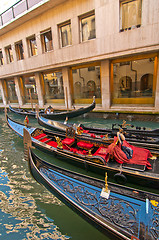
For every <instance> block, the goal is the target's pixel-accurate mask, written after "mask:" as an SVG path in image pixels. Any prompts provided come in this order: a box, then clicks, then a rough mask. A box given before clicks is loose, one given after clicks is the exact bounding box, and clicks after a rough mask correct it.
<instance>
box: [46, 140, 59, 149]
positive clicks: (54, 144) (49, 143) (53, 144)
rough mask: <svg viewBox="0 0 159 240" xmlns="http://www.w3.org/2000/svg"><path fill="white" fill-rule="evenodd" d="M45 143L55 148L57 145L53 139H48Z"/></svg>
mask: <svg viewBox="0 0 159 240" xmlns="http://www.w3.org/2000/svg"><path fill="white" fill-rule="evenodd" d="M47 144H48V145H50V146H52V147H55V148H56V147H57V142H55V141H50V142H48V143H47Z"/></svg>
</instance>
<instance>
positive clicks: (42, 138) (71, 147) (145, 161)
mask: <svg viewBox="0 0 159 240" xmlns="http://www.w3.org/2000/svg"><path fill="white" fill-rule="evenodd" d="M6 120H7V124H8V126H9V127H10V128H11V129H12V130H13V131H14V132H15V133H16V134H17V135H19V136H20V137H21V138H23V130H24V129H27V130H28V131H29V133H30V134H31V139H32V143H33V145H34V146H35V147H36V148H38V149H40V150H42V151H44V152H47V153H49V154H51V155H53V156H55V157H58V158H60V159H62V160H67V161H69V162H71V163H73V164H74V165H77V166H79V167H84V168H86V170H87V171H88V170H90V171H94V172H96V173H100V174H103V173H104V172H106V171H107V172H108V174H109V176H110V177H111V178H112V179H113V178H114V179H115V181H117V182H118V183H120V184H125V183H126V182H129V183H130V182H131V183H134V184H136V183H137V184H139V185H143V186H147V187H150V188H157V189H159V159H158V158H154V159H153V157H151V156H152V155H151V153H150V151H148V150H147V149H143V148H138V147H134V146H131V147H132V148H133V156H132V158H131V159H128V158H127V157H126V155H124V154H123V151H122V150H121V149H120V146H118V145H117V144H116V143H115V142H113V143H111V144H110V142H109V140H105V143H104V141H103V142H101V140H100V139H99V138H95V139H94V138H89V139H88V138H86V137H85V136H80V138H78V136H76V137H74V136H73V138H72V132H71V134H70V135H65V134H62V133H54V132H52V131H48V130H45V129H40V128H34V127H30V126H25V125H24V124H21V123H18V122H16V121H14V120H12V119H11V118H9V117H8V115H6ZM114 141H116V140H114ZM108 142H109V144H108ZM112 149H113V150H114V157H112V156H113V155H112ZM109 153H111V154H109ZM124 158H125V159H124ZM129 161H130V162H129Z"/></svg>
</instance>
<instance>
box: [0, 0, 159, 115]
mask: <svg viewBox="0 0 159 240" xmlns="http://www.w3.org/2000/svg"><path fill="white" fill-rule="evenodd" d="M158 57H159V1H158V0H153V1H152V0H111V1H110V0H80V1H79V0H67V1H66V0H56V1H55V0H42V1H40V0H21V1H19V2H18V3H17V4H15V5H14V6H13V7H11V8H10V9H8V10H7V11H6V12H4V13H3V14H1V23H0V94H1V105H2V106H8V104H11V105H12V104H14V105H15V106H16V105H18V106H19V105H20V106H22V107H23V106H25V107H26V106H28V107H29V106H30V105H31V104H36V103H37V104H39V107H40V108H42V107H45V106H47V105H50V104H51V105H52V106H55V107H59V108H60V107H62V108H66V107H67V108H72V106H73V105H77V106H80V105H84V104H90V103H91V102H92V98H93V96H96V103H97V107H98V108H99V109H101V110H103V111H108V110H111V109H121V108H123V107H125V108H128V109H134V108H136V109H137V108H138V107H140V108H142V109H150V110H154V111H158V110H159V68H158V61H159V60H158Z"/></svg>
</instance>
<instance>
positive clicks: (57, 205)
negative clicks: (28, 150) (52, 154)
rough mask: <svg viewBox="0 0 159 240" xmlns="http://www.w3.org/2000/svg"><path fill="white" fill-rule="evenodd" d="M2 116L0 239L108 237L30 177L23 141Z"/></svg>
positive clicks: (102, 238)
mask: <svg viewBox="0 0 159 240" xmlns="http://www.w3.org/2000/svg"><path fill="white" fill-rule="evenodd" d="M4 118H5V117H4V115H3V114H0V136H1V138H0V239H7V240H10V239H11V240H12V239H17V240H22V239H25V240H26V239H32V240H34V239H35V240H38V239H58V240H61V239H62V240H64V239H70V238H71V239H75V240H78V239H79V240H81V239H92V240H96V239H98V240H104V239H105V240H106V239H109V237H106V236H104V235H103V234H102V233H100V232H99V231H98V230H96V229H95V228H94V227H93V226H92V225H90V224H89V223H87V222H86V221H85V220H83V219H82V218H81V217H80V216H78V215H77V214H76V213H75V212H73V211H72V210H70V208H69V207H66V206H65V205H64V204H63V203H62V202H61V201H60V200H59V199H58V198H56V197H55V196H54V195H53V194H51V193H50V192H48V191H47V190H46V189H45V188H44V187H43V186H41V185H39V184H38V183H37V182H36V181H35V180H34V179H33V178H32V177H31V175H30V173H29V171H28V163H27V162H26V161H25V160H24V154H23V141H22V139H20V138H19V136H17V135H16V134H15V133H14V132H13V131H12V130H11V129H9V128H8V126H7V124H6V122H5V119H4ZM16 118H17V120H18V121H21V122H23V118H22V117H15V118H14V117H13V119H16ZM30 122H31V125H33V126H38V124H37V123H36V120H31V121H30ZM1 150H2V151H1Z"/></svg>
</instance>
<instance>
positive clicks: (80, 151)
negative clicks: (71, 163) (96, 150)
mask: <svg viewBox="0 0 159 240" xmlns="http://www.w3.org/2000/svg"><path fill="white" fill-rule="evenodd" d="M70 151H71V152H73V153H79V154H82V155H86V154H87V152H86V151H85V150H79V149H76V148H70Z"/></svg>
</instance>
